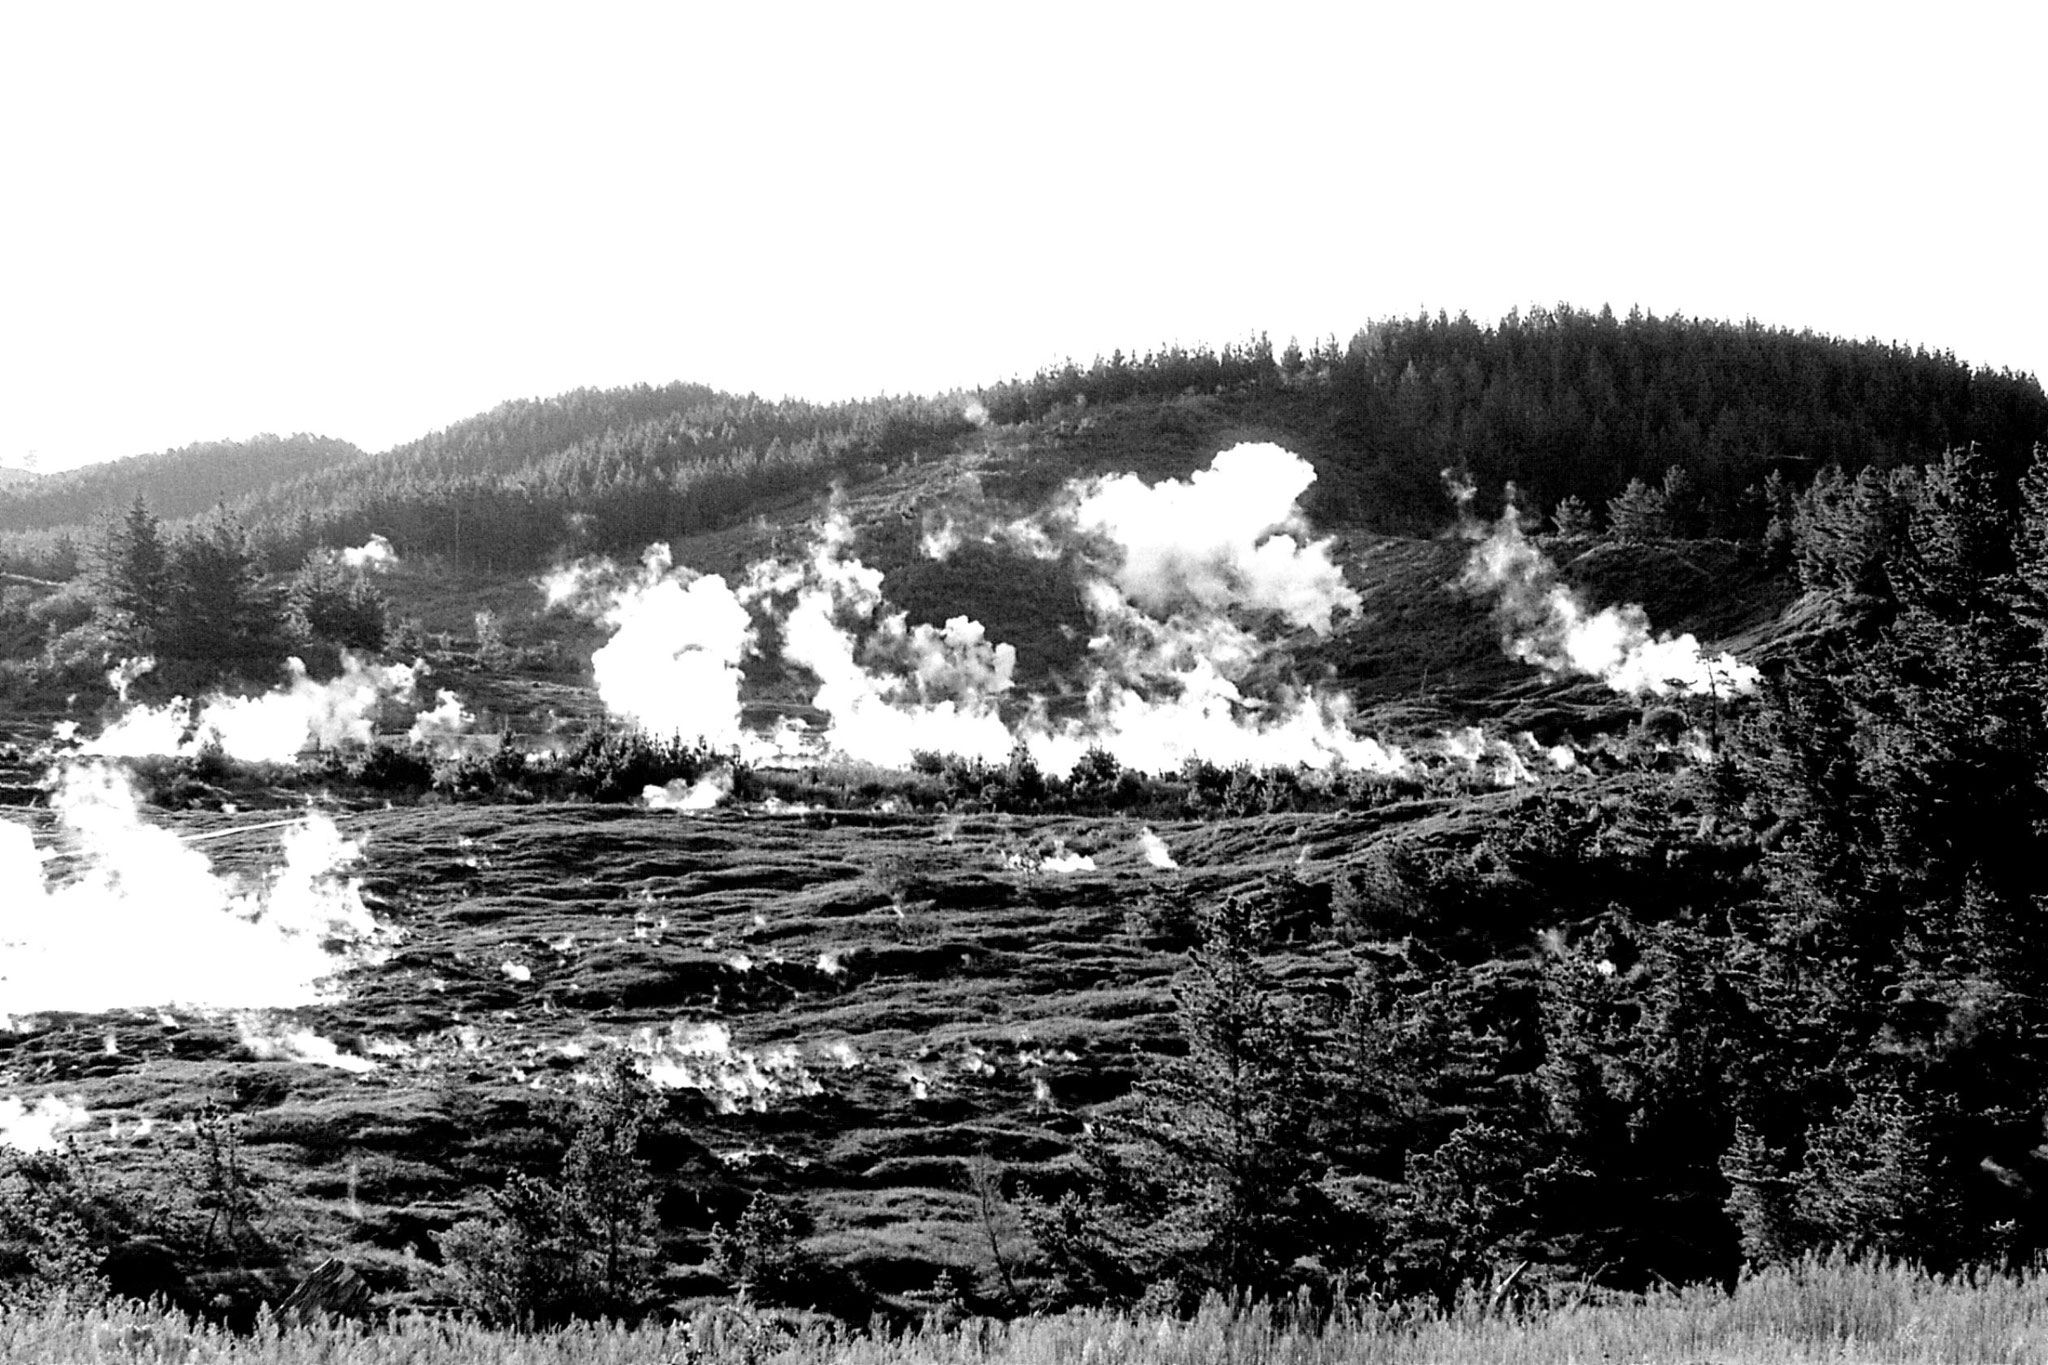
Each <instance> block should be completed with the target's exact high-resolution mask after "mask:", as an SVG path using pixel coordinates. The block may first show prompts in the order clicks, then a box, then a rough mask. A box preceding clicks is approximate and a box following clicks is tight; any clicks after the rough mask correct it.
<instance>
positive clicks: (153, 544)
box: [95, 494, 171, 655]
mask: <svg viewBox="0 0 2048 1365" xmlns="http://www.w3.org/2000/svg"><path fill="white" fill-rule="evenodd" d="M95 577H96V578H97V584H96V586H97V587H98V588H99V604H98V614H99V617H100V621H101V624H102V625H103V626H104V627H105V628H106V630H107V632H108V634H109V636H110V637H111V638H112V639H113V640H114V641H115V642H116V643H117V644H118V645H119V646H120V647H121V648H123V649H126V650H128V651H130V652H131V653H134V654H137V655H141V654H148V653H151V652H152V651H154V650H155V649H156V647H157V639H158V634H159V632H160V631H161V630H162V628H163V624H164V617H165V614H166V612H167V611H168V609H169V607H170V601H171V566H170V554H169V550H168V547H167V546H166V545H165V543H164V535H163V525H162V523H161V522H159V521H158V520H157V517H156V514H155V513H153V512H151V511H150V509H149V504H148V502H147V501H145V500H144V499H143V497H142V496H141V495H140V494H137V495H136V498H135V501H134V502H133V503H132V504H131V505H130V506H129V508H128V510H127V511H126V512H125V513H123V514H122V515H121V516H120V518H119V519H117V520H115V521H113V522H111V523H110V524H109V525H108V527H107V529H106V534H105V536H104V538H103V540H102V542H101V551H100V558H99V564H98V566H97V573H96V575H95Z"/></svg>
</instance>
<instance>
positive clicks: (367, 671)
mask: <svg viewBox="0 0 2048 1365" xmlns="http://www.w3.org/2000/svg"><path fill="white" fill-rule="evenodd" d="M149 663H150V661H149V660H123V661H122V665H121V667H119V668H117V669H116V670H115V672H114V673H113V674H110V675H109V681H110V682H112V683H113V685H114V686H115V689H116V691H117V692H118V693H119V694H120V695H121V696H122V698H123V699H124V700H125V698H126V696H127V689H126V686H125V685H124V684H128V683H132V682H133V681H134V679H135V678H137V677H140V676H141V674H142V673H143V672H146V671H147V667H146V666H147V665H148V664H149ZM342 663H343V667H342V673H341V676H340V677H337V678H334V679H332V680H331V681H328V682H324V683H322V682H314V681H313V680H312V679H311V678H310V677H308V676H307V674H306V666H305V665H304V664H303V663H301V662H299V660H297V659H288V660H286V664H287V666H288V667H289V669H290V674H291V676H290V680H289V681H288V682H287V683H286V684H285V685H284V686H283V687H280V688H277V689H274V690H272V691H270V692H266V693H264V694H263V695H262V696H258V697H234V696H221V697H214V698H210V699H208V700H206V701H202V702H197V703H195V702H188V701H186V700H185V699H184V698H183V697H177V698H173V699H172V700H171V701H169V702H166V703H165V704H164V705H162V706H135V707H131V708H130V709H129V710H128V711H126V712H125V713H124V714H122V715H121V716H120V717H119V718H118V719H117V720H115V721H114V722H113V723H111V724H110V725H108V726H107V727H106V729H104V730H103V731H101V732H100V734H99V736H98V737H97V738H95V739H92V740H89V741H87V742H86V743H85V745H84V746H83V748H82V752H84V753H85V754H87V755H92V756H97V757H103V758H144V757H148V756H151V755H157V754H162V755H181V754H182V755H191V754H196V753H198V752H200V751H201V750H204V749H208V748H216V747H217V748H218V749H219V750H220V751H221V752H222V753H224V754H226V755H227V756H228V757H229V758H232V759H236V760H239V761H241V762H244V763H289V762H291V761H292V760H293V759H295V758H297V757H298V755H299V754H301V753H303V752H304V751H306V750H307V749H313V748H332V747H334V746H336V745H340V744H345V743H356V744H367V743H369V741H370V737H371V734H372V732H373V731H374V729H375V727H376V721H377V713H378V710H379V709H380V708H381V707H382V706H383V704H384V703H385V702H387V701H391V702H409V701H410V700H411V699H412V697H413V693H414V689H415V687H416V686H417V683H418V679H419V674H420V671H421V670H420V669H419V667H418V666H417V665H409V664H388V665H384V666H382V667H379V666H374V665H371V664H367V663H365V662H363V661H362V660H361V659H359V658H356V657H355V656H354V655H347V656H344V658H343V661H342ZM442 697H443V699H444V700H443V703H442V704H443V707H444V708H445V707H446V705H447V703H448V701H449V700H452V698H449V695H448V694H447V693H443V694H442ZM456 708H457V710H458V711H459V709H460V703H456ZM443 719H446V717H445V716H444V717H443Z"/></svg>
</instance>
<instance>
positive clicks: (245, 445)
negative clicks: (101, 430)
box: [0, 433, 363, 532]
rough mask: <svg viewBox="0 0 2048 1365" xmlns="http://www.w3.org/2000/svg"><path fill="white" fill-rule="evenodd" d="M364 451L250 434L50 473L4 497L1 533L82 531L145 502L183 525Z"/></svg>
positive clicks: (312, 439)
mask: <svg viewBox="0 0 2048 1365" xmlns="http://www.w3.org/2000/svg"><path fill="white" fill-rule="evenodd" d="M362 453H363V452H362V451H361V450H359V449H357V448H356V447H355V446H353V445H350V444H349V443H348V442H347V441H336V440H331V439H329V438H327V437H325V436H308V435H306V434H304V433H300V434H298V435H294V436H253V437H251V438H250V439H248V440H246V441H203V442H199V443H197V444H194V445H189V446H183V447H181V448H179V449H177V450H167V451H164V452H162V453H161V454H156V455H134V456H130V457H129V458H128V459H125V460H113V461H110V462H108V463H106V464H95V465H87V466H85V467H84V468H83V469H74V470H70V471H68V472H65V473H62V474H50V475H46V476H44V477H42V478H39V479H36V480H34V481H33V482H32V483H28V484H24V485H18V486H16V487H13V488H10V489H8V490H7V491H6V492H4V493H0V532H4V531H27V530H50V529H52V528H58V527H67V526H70V527H81V526H84V525H86V524H88V523H90V522H91V521H92V520H93V519H94V518H95V517H98V516H101V515H103V514H105V513H107V512H109V511H112V510H116V509H119V508H122V507H126V506H127V505H128V504H129V503H130V502H132V501H133V500H134V499H135V498H136V497H138V496H139V497H142V498H144V499H146V500H147V501H148V503H149V505H150V507H151V508H152V509H153V510H154V511H155V512H156V514H157V515H158V516H160V517H164V518H166V519H168V520H172V521H178V520H183V519H184V518H186V517H193V516H197V515H199V514H200V513H202V512H206V511H210V510H211V509H212V508H214V507H215V506H218V505H220V504H222V503H228V504H233V503H236V502H239V501H241V500H242V499H244V498H246V497H248V496H249V495H250V494H251V493H252V492H254V491H255V490H257V489H261V488H267V487H269V486H270V485H272V484H274V483H278V482H280V481H283V480H288V479H293V478H297V477H299V476H300V475H302V474H306V473H309V472H312V471H314V470H321V469H327V468H330V467H332V466H335V465H340V464H345V463H347V462H349V461H351V460H354V459H357V458H359V457H360V456H361V455H362Z"/></svg>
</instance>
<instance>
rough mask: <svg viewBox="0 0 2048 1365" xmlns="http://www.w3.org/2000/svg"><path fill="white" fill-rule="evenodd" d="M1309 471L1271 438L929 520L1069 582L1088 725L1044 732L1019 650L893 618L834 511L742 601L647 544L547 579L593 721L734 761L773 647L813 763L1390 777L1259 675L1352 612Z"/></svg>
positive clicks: (1348, 736)
mask: <svg viewBox="0 0 2048 1365" xmlns="http://www.w3.org/2000/svg"><path fill="white" fill-rule="evenodd" d="M1314 478H1315V473H1314V471H1313V469H1311V468H1310V466H1309V465H1308V463H1307V462H1306V461H1304V460H1302V459H1301V458H1300V457H1298V456H1296V455H1293V454H1291V453H1289V452H1288V451H1285V450H1282V449H1281V448H1280V447H1278V446H1275V445H1270V444H1258V445H1241V446H1237V447H1234V448H1232V449H1230V450H1227V451H1224V452H1223V453H1222V454H1220V455H1218V456H1217V457H1216V458H1215V460H1214V461H1213V462H1212V463H1211V464H1210V466H1209V467H1208V468H1207V469H1204V470H1200V471H1197V472H1196V473H1195V474H1194V475H1192V476H1191V477H1190V478H1188V479H1186V480H1168V481H1164V482H1161V483H1158V484H1149V485H1148V484H1146V483H1145V482H1143V481H1142V480H1140V479H1138V478H1136V477H1135V476H1132V475H1122V476H1118V477H1115V478H1108V479H1095V480H1088V481H1082V482H1076V483H1074V484H1071V485H1069V486H1068V487H1067V488H1066V489H1064V490H1063V491H1062V492H1061V494H1060V495H1059V496H1058V497H1056V498H1055V499H1054V500H1053V502H1052V504H1051V505H1050V506H1048V507H1047V508H1046V509H1044V510H1043V511H1042V512H1041V513H1039V514H1037V515H1035V516H1030V517H1015V516H1010V517H1004V516H999V515H996V514H994V513H992V512H991V511H989V509H988V508H987V507H986V506H985V505H983V504H981V503H980V502H979V501H978V497H977V498H970V499H969V500H968V501H969V505H968V506H967V509H966V511H965V512H964V513H963V514H962V515H961V516H958V517H954V516H950V515H942V516H940V517H937V518H931V519H927V522H926V525H925V534H924V538H923V545H924V549H925V551H926V552H927V553H928V554H931V555H935V556H943V555H947V554H951V553H953V552H955V551H957V550H958V549H959V548H960V547H961V546H962V545H964V544H967V543H969V542H979V543H984V544H996V545H1002V546H1004V547H1006V548H1008V549H1009V550H1012V551H1021V552H1023V553H1027V554H1029V555H1031V556H1033V557H1035V558H1038V559H1041V560H1046V561H1059V562H1061V563H1063V564H1066V565H1068V566H1070V567H1071V569H1072V571H1073V572H1074V573H1075V575H1076V577H1077V580H1078V581H1077V583H1076V588H1077V591H1078V592H1079V594H1080V598H1081V600H1082V601H1083V602H1084V603H1085V605H1086V607H1087V609H1088V612H1089V614H1090V616H1091V618H1092V620H1093V623H1094V627H1095V630H1094V634H1093V635H1092V637H1091V639H1090V642H1089V651H1088V660H1089V673H1088V676H1087V678H1086V679H1085V680H1084V684H1083V687H1082V689H1081V693H1082V696H1081V699H1082V700H1083V701H1084V703H1085V712H1084V714H1081V715H1079V716H1070V717H1063V718H1060V719H1057V720H1055V719H1053V718H1052V717H1051V711H1052V707H1051V706H1050V704H1049V703H1048V702H1047V701H1046V700H1045V699H1042V698H1037V697H1025V696H1019V695H1017V692H1016V687H1015V675H1016V670H1017V662H1018V661H1017V656H1016V651H1015V649H1014V648H1013V647H1012V646H1010V645H1009V644H1007V643H1003V642H998V641H992V640H990V639H989V638H988V633H987V631H986V629H985V628H984V627H983V626H982V625H981V623H979V622H977V621H974V620H972V619H970V618H968V617H965V616H956V617H953V618H952V619H950V620H948V621H947V622H946V623H945V624H944V625H943V626H932V625H929V624H920V625H916V626H912V625H910V624H909V623H908V618H907V616H906V615H905V613H903V612H900V611H894V610H891V608H890V607H889V604H888V603H887V601H886V600H885V599H884V596H883V592H882V577H883V576H882V574H881V572H880V571H879V570H877V569H874V568H871V567H869V566H868V565H866V564H864V563H862V562H861V560H860V559H859V558H858V557H857V556H856V555H855V553H854V550H853V530H852V528H851V526H850V524H849V523H848V522H847V521H846V519H845V518H844V517H843V516H842V515H838V514H834V515H833V516H831V517H828V518H827V519H826V521H825V522H824V524H823V525H822V527H821V528H820V529H819V532H818V534H817V537H816V539H815V542H814V544H813V546H812V548H811V549H810V551H809V552H808V553H807V554H806V555H805V556H804V557H803V558H801V559H799V560H796V561H793V562H786V561H774V560H771V561H764V562H762V563H759V564H756V565H755V566H754V567H753V568H752V569H751V570H750V571H749V573H748V575H747V577H746V581H745V586H744V587H743V588H742V589H741V590H740V591H739V593H738V594H737V595H735V594H733V593H731V592H729V591H728V590H727V588H726V586H725V583H724V581H723V580H722V579H718V578H695V577H694V576H692V575H690V574H689V573H688V571H687V570H678V569H673V568H671V566H670V561H669V558H668V552H667V550H666V548H665V547H659V546H657V547H655V549H654V550H651V551H650V552H649V556H648V559H647V561H646V565H645V566H644V568H643V570H642V572H641V573H640V574H639V575H638V576H637V577H635V576H630V575H623V574H621V573H619V572H618V571H616V570H607V569H604V568H602V567H600V566H589V565H586V566H582V567H579V568H578V569H575V570H570V571H565V572H564V573H562V574H558V575H556V576H554V577H553V578H551V579H550V580H549V582H548V584H547V587H548V592H549V597H550V600H551V601H552V602H560V601H575V602H577V603H579V604H580V606H581V608H582V609H583V610H584V611H585V612H586V613H587V614H589V615H591V616H593V617H595V618H597V619H600V620H603V621H604V622H606V623H607V624H609V625H611V626H612V627H613V631H614V633H613V635H612V638H611V640H610V641H609V642H607V644H606V645H605V646H604V647H603V649H601V650H600V651H599V652H598V654H597V655H596V656H595V658H594V660H593V663H594V665H595V671H596V674H597V685H598V691H599V694H600V696H601V697H602V698H603V699H604V702H605V704H606V706H607V707H608V708H610V709H611V710H612V711H614V712H615V713H618V714H621V715H625V716H628V717H631V718H634V719H636V720H638V721H639V722H640V723H641V724H642V725H643V726H645V727H647V728H649V729H653V730H656V731H671V730H679V731H680V732H681V733H683V734H685V735H689V734H700V733H701V734H703V735H705V737H707V738H710V739H712V740H713V741H714V742H715V743H718V744H721V745H737V746H739V747H740V748H741V749H742V751H743V752H744V751H745V750H746V749H747V748H748V747H749V746H753V745H757V744H761V741H758V740H755V739H754V738H753V737H751V736H748V735H746V734H745V733H743V732H742V731H741V728H740V722H739V661H740V659H741V658H742V657H743V656H744V654H745V653H746V652H747V651H748V650H749V649H750V648H752V647H753V646H754V642H755V640H756V639H757V638H758V635H759V634H766V633H772V635H773V636H774V637H775V638H776V639H778V640H779V641H780V645H781V654H782V657H783V659H784V660H785V661H787V662H789V663H793V664H797V665H800V666H802V667H803V668H805V669H808V670H809V671H810V672H811V673H812V674H813V675H815V677H816V678H817V688H816V691H815V693H814V694H813V696H812V698H811V701H812V704H813V705H815V706H816V707H818V708H819V709H820V710H822V711H825V712H827V713H829V714H830V716H831V726H830V729H829V731H828V732H827V733H826V734H825V735H824V736H823V740H822V746H821V747H822V749H823V750H829V751H831V752H836V753H839V754H842V755H845V756H848V757H851V758H854V759H858V760H862V761H866V762H872V763H876V764H882V765H890V766H897V767H901V766H904V765H906V764H907V763H908V762H909V761H910V759H911V757H912V755H913V754H914V753H916V752H917V751H920V750H923V751H930V752H937V753H957V754H961V755H963V756H967V757H973V758H979V759H982V760H984V761H990V762H997V761H1002V760H1004V759H1006V758H1007V757H1008V756H1009V755H1010V753H1011V752H1012V751H1013V750H1014V749H1015V748H1016V747H1017V746H1019V745H1022V746H1023V747H1024V748H1025V749H1027V750H1028V751H1029V752H1030V754H1031V755H1032V757H1033V758H1034V759H1035V760H1036V761H1037V762H1038V763H1039V764H1040V765H1041V767H1043V768H1046V769H1049V770H1053V771H1064V770H1066V769H1068V768H1071V767H1072V766H1073V764H1074V763H1076V762H1077V761H1079V760H1080V759H1081V758H1082V757H1083V755H1085V754H1086V753H1087V752H1088V751H1089V750H1090V749H1096V748H1100V749H1107V750H1109V751H1111V752H1113V753H1115V754H1116V755H1117V756H1118V757H1119V758H1120V759H1121V760H1122V761H1124V762H1125V763H1127V764H1129V765H1131V766H1133V767H1137V768H1140V769H1145V770H1150V771H1165V770H1170V769H1173V768H1177V767H1178V766H1180V765H1181V764H1182V763H1183V762H1184V761H1185V760H1187V759H1189V758H1192V757H1200V758H1203V759H1206V760H1208V761H1209V762H1212V763H1217V764H1223V765H1230V764H1236V763H1251V764H1256V765H1262V766H1263V765H1276V764H1277V765H1292V764H1304V765H1307V766H1311V767H1328V766H1331V765H1333V764H1343V765H1348V766H1351V767H1355V768H1361V769H1369V770H1373V771H1380V772H1387V771H1394V770H1397V769H1399V768H1401V767H1402V766H1403V765H1404V764H1405V762H1406V759H1405V757H1404V756H1403V755H1402V754H1401V753H1400V752H1399V751H1398V750H1395V749H1392V748H1389V747H1387V746H1385V745H1382V744H1381V743H1380V742H1379V741H1377V740H1376V739H1373V738H1370V737H1366V736H1361V735H1358V734H1356V733H1354V731H1353V729H1352V725H1351V710H1350V704H1349V700H1348V699H1347V698H1345V697H1343V696H1341V695H1336V694H1328V693H1325V692H1323V691H1320V690H1319V689H1317V688H1316V687H1315V686H1314V685H1312V684H1310V683H1305V682H1300V681H1279V682H1274V681H1270V680H1268V681H1264V682H1260V683H1258V684H1256V685H1255V683H1254V681H1253V680H1254V678H1255V677H1259V676H1262V670H1263V672H1265V673H1270V672H1272V671H1274V670H1272V669H1271V668H1270V667H1269V665H1270V664H1271V663H1272V661H1273V660H1274V658H1275V657H1276V656H1275V655H1274V652H1273V640H1272V638H1271V637H1272V636H1273V635H1274V634H1275V632H1276V631H1277V632H1285V631H1289V630H1292V631H1303V630H1305V631H1309V632H1311V633H1314V634H1317V635H1323V634H1328V633H1329V632H1330V631H1331V630H1332V629H1333V628H1334V623H1335V620H1336V618H1337V616H1338V615H1339V614H1340V613H1344V612H1350V611H1355V610H1356V609H1357V607H1358V604H1359V599H1358V595H1357V593H1355V592H1354V591H1353V590H1352V589H1351V588H1350V587H1349V586H1347V585H1346V584H1345V582H1344V579H1343V575H1342V573H1341V572H1340V571H1339V569H1338V568H1337V566H1336V564H1335V563H1334V561H1333V560H1332V559H1331V556H1330V544H1329V542H1328V541H1314V540H1309V539H1307V528H1306V523H1305V519H1304V517H1303V514H1302V512H1301V509H1300V507H1299V504H1298V499H1299V497H1300V495H1301V493H1302V492H1303V491H1304V490H1305V489H1306V488H1307V487H1308V486H1309V484H1310V483H1311V482H1312V481H1313V480H1314ZM750 613H751V616H750ZM765 747H767V748H769V749H775V748H778V747H782V748H784V749H786V746H776V745H767V746H765ZM817 751H818V750H817V749H816V748H814V750H813V752H814V753H815V752H817Z"/></svg>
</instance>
